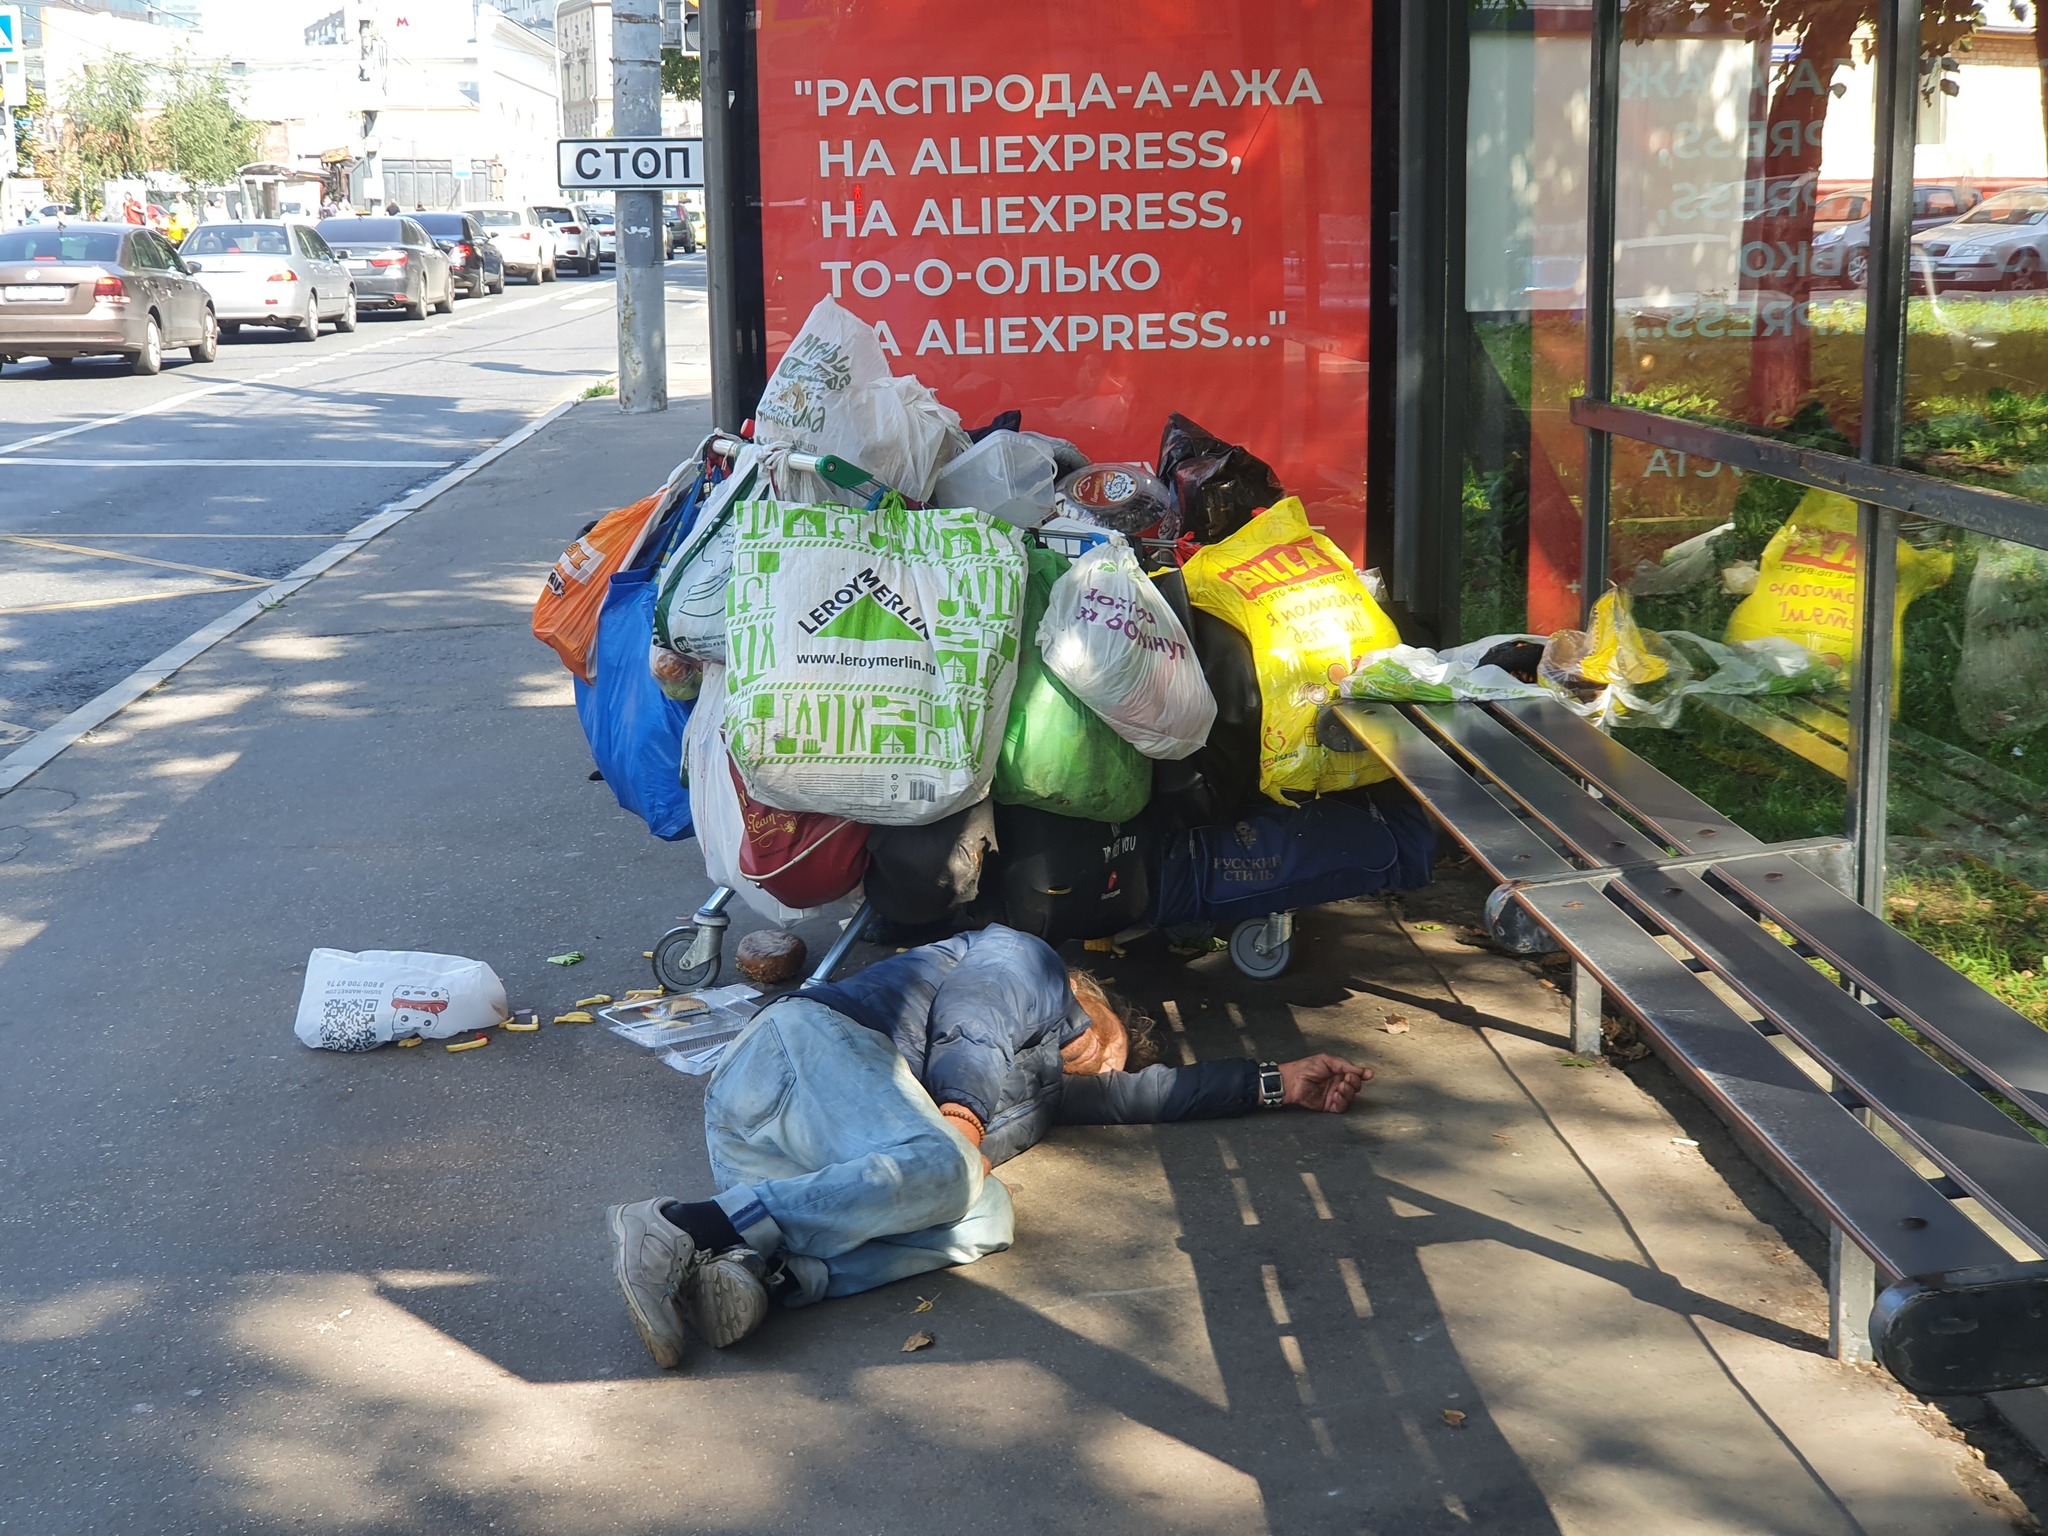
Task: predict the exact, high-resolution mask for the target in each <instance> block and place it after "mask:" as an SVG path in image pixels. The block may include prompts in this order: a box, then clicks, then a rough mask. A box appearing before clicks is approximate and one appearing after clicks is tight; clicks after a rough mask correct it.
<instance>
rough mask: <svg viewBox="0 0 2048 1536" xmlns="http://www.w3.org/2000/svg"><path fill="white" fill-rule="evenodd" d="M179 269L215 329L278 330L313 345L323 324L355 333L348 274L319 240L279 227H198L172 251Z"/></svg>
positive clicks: (278, 223) (294, 227)
mask: <svg viewBox="0 0 2048 1536" xmlns="http://www.w3.org/2000/svg"><path fill="white" fill-rule="evenodd" d="M178 254H179V255H181V256H183V257H184V258H185V264H186V265H187V266H188V267H190V268H191V269H192V270H193V271H194V272H196V273H198V274H199V281H200V283H201V285H202V286H203V287H204V288H205V289H206V291H207V292H208V293H210V294H212V295H213V309H214V313H215V314H217V315H218V316H220V328H221V330H222V331H224V332H225V333H226V334H228V335H230V336H232V335H234V334H235V333H236V332H237V331H239V330H240V329H241V328H242V327H243V326H245V325H270V326H279V327H282V328H283V329H284V330H285V331H287V332H289V333H290V335H291V339H292V340H294V341H312V340H313V339H314V338H315V337H317V336H318V335H319V334H320V325H321V322H323V321H328V320H331V321H333V322H334V328H335V329H336V330H337V331H352V330H354V329H355V328H356V289H355V284H354V283H352V282H351V281H349V275H348V268H347V267H345V266H343V265H342V263H341V258H340V257H338V256H336V255H335V254H334V251H333V249H332V248H331V247H330V246H329V245H328V244H327V242H326V241H325V240H323V239H321V238H320V232H319V231H318V230H316V229H312V228H309V227H308V226H306V225H304V224H290V223H286V222H285V221H283V220H281V219H257V220H251V221H250V222H248V223H245V224H202V225H200V226H199V227H198V228H197V229H195V230H193V231H192V233H191V234H189V235H187V236H186V237H185V242H184V244H182V245H180V246H179V247H178Z"/></svg>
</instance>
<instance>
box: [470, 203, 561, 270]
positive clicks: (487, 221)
mask: <svg viewBox="0 0 2048 1536" xmlns="http://www.w3.org/2000/svg"><path fill="white" fill-rule="evenodd" d="M463 211H464V212H465V213H467V214H468V215H469V216H470V217H471V218H473V219H475V220H476V221H477V223H479V224H481V225H482V226H483V228H484V233H485V234H487V235H489V236H490V237H491V243H492V244H493V245H495V246H497V248H498V254H499V255H500V256H503V257H504V258H505V274H506V276H508V277H520V278H524V279H525V280H526V281H527V282H529V283H552V282H553V281H554V280H555V232H554V231H553V230H551V229H549V228H547V227H546V224H545V223H544V221H543V220H542V219H541V216H540V214H539V213H537V212H536V211H535V210H534V209H532V208H528V207H522V206H520V205H518V204H515V203H497V204H486V205H485V206H484V207H481V208H467V209H464V210H463Z"/></svg>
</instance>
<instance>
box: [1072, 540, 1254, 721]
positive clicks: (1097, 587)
mask: <svg viewBox="0 0 2048 1536" xmlns="http://www.w3.org/2000/svg"><path fill="white" fill-rule="evenodd" d="M1038 648H1039V650H1040V651H1042V652H1043V653H1044V655H1045V665H1046V669H1047V670H1048V671H1050V672H1051V673H1052V675H1053V676H1055V677H1057V678H1058V679H1059V680H1060V681H1061V682H1063V683H1065V684H1066V685H1067V687H1068V689H1069V690H1070V691H1071V692H1072V693H1073V695H1074V697H1075V698H1077V699H1079V700H1080V701H1081V702H1082V703H1083V704H1086V705H1087V706H1088V707H1089V708H1090V709H1092V710H1094V711H1095V713H1096V714H1098V715H1100V716H1101V717H1102V718H1103V720H1104V721H1105V722H1106V723H1107V724H1108V725H1109V728H1110V729H1111V730H1113V731H1115V732H1116V733H1117V735H1119V736H1121V737H1123V739H1124V740H1125V741H1128V742H1129V743H1130V744H1131V745H1132V746H1134V747H1136V748H1137V749H1138V750H1139V751H1140V752H1142V753H1144V754H1145V755H1146V756H1147V757H1156V758H1164V759H1166V760H1167V761H1176V760H1178V759H1180V758H1183V757H1186V756H1188V755H1189V754H1191V753H1193V752H1197V751H1199V750H1200V749H1201V747H1202V745H1203V743H1205V742H1206V741H1208V739H1209V727H1210V726H1212V725H1214V724H1215V723H1216V696H1215V694H1213V693H1211V692H1210V691H1209V681H1208V679H1207V678H1205V677H1204V676H1203V675H1202V663H1201V661H1200V660H1199V659H1198V658H1197V657H1196V655H1195V648H1194V646H1193V645H1192V644H1190V643H1189V641H1188V632H1187V631H1186V630H1185V629H1183V628H1181V622H1180V619H1179V618H1178V617H1177V616H1176V615H1175V614H1174V611H1173V608H1172V607H1171V605H1169V604H1168V603H1167V601H1166V599H1165V598H1164V597H1163V596H1161V595H1160V592H1159V589H1158V588H1157V587H1155V586H1153V585H1152V582H1151V579H1150V578H1149V577H1147V576H1146V574H1145V571H1144V568H1143V567H1142V566H1140V565H1139V564H1138V557H1137V556H1136V555H1135V554H1133V553H1132V552H1131V547H1130V545H1128V544H1126V543H1125V542H1124V541H1123V540H1122V539H1119V538H1110V539H1108V540H1106V541H1105V542H1103V543H1101V544H1097V545H1096V546H1095V547H1094V548H1092V549H1089V550H1087V551H1085V552H1083V553H1082V555H1081V556H1080V558H1079V559H1077V560H1076V561H1075V562H1074V563H1073V564H1072V565H1071V566H1069V567H1068V568H1067V570H1066V572H1065V574H1063V575H1062V576H1061V577H1060V579H1059V580H1058V581H1056V582H1054V583H1053V587H1052V594H1051V596H1050V597H1049V598H1048V599H1047V600H1046V605H1045V617H1044V618H1043V619H1041V620H1040V621H1039V625H1038Z"/></svg>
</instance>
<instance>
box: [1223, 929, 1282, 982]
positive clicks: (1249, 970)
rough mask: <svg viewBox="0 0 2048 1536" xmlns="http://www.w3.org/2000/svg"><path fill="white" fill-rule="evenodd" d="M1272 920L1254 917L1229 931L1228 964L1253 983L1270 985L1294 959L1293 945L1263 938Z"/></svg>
mask: <svg viewBox="0 0 2048 1536" xmlns="http://www.w3.org/2000/svg"><path fill="white" fill-rule="evenodd" d="M1270 921H1271V919H1269V918H1264V917H1255V918H1252V919H1251V920H1250V921H1248V922H1242V923H1239V924H1238V925H1237V926H1236V927H1235V928H1233V929H1232V930H1231V931H1230V963H1231V964H1232V965H1235V966H1236V967H1237V968H1238V969H1239V970H1240V971H1242V972H1244V974H1245V975H1247V976H1249V977H1251V979H1252V980H1253V981H1271V980H1272V979H1273V978H1274V977H1275V976H1278V975H1279V974H1280V973H1281V972H1283V971H1285V970H1286V969H1287V966H1288V962H1289V961H1291V960H1292V959H1293V958H1294V942H1293V940H1292V939H1282V940H1281V941H1280V942H1279V943H1277V944H1274V943H1270V942H1269V941H1268V940H1267V938H1266V930H1267V925H1268V924H1269V923H1270Z"/></svg>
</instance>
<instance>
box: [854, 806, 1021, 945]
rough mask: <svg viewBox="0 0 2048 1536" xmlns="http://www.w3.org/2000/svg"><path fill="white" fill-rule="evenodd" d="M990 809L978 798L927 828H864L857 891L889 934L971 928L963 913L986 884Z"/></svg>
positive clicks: (992, 827) (991, 827) (991, 825)
mask: <svg viewBox="0 0 2048 1536" xmlns="http://www.w3.org/2000/svg"><path fill="white" fill-rule="evenodd" d="M990 809H991V806H990V802H989V801H987V800H981V801H977V802H976V803H975V804H973V805H970V806H968V807H967V808H966V809H965V810H961V811H955V812H954V813H953V814H952V815H950V816H946V817H943V818H941V819H940V820H938V821H934V822H931V823H930V824H928V825H926V826H922V827H871V828H869V829H868V872H867V875H866V878H865V879H864V880H863V881H862V889H863V891H864V893H865V894H866V896H867V899H868V901H869V903H870V904H871V905H872V906H873V908H874V911H875V915H876V916H878V917H879V918H881V920H882V922H883V923H884V924H886V925H887V927H888V928H889V929H890V930H891V931H892V932H894V933H906V932H907V933H915V934H926V933H933V932H947V931H951V930H952V929H953V928H954V927H956V926H972V923H971V922H970V921H969V920H968V917H967V914H968V913H969V912H970V911H971V910H972V909H974V907H975V905H976V900H977V898H978V897H979V896H980V895H981V894H982V887H983V886H984V885H986V884H988V883H989V882H988V879H987V876H988V874H989V868H988V862H987V861H988V853H989V848H988V845H989V843H990V841H991V840H992V839H993V838H994V835H995V822H994V820H993V818H992V817H991V815H990Z"/></svg>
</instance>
